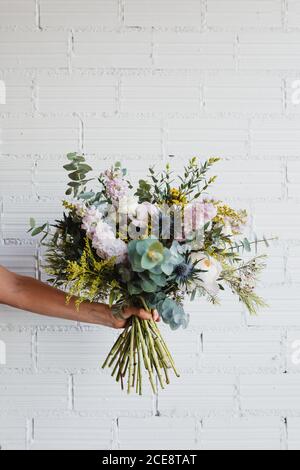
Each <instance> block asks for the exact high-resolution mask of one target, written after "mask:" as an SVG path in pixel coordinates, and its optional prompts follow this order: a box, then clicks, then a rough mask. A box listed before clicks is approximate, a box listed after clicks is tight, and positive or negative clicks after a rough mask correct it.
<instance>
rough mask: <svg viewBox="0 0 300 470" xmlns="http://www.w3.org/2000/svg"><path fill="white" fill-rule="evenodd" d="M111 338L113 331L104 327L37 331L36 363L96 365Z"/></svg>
mask: <svg viewBox="0 0 300 470" xmlns="http://www.w3.org/2000/svg"><path fill="white" fill-rule="evenodd" d="M115 340H116V333H115V332H114V331H113V330H109V329H107V328H99V331H90V332H82V331H77V332H68V333H65V332H63V333H52V332H39V333H38V342H37V351H38V367H39V368H42V369H44V368H52V369H53V368H54V369H56V368H62V369H72V370H78V369H99V368H100V367H101V366H102V364H103V362H104V360H105V358H106V356H107V354H108V353H109V351H110V349H111V347H112V345H113V344H114V342H115Z"/></svg>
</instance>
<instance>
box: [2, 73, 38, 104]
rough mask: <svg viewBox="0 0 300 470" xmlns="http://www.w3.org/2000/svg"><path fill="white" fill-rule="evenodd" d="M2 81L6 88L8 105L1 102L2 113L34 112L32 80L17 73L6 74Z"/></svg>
mask: <svg viewBox="0 0 300 470" xmlns="http://www.w3.org/2000/svg"><path fill="white" fill-rule="evenodd" d="M1 80H3V82H4V83H5V87H6V103H5V104H2V103H1V100H0V113H7V112H9V113H11V112H19V113H20V112H23V113H27V112H32V110H33V103H32V80H31V79H30V78H28V77H26V76H24V75H23V74H17V73H14V74H11V73H6V74H4V75H3V76H2V78H1Z"/></svg>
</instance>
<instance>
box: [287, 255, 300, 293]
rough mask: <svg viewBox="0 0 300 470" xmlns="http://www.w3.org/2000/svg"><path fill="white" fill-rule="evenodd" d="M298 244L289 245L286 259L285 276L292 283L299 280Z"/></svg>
mask: <svg viewBox="0 0 300 470" xmlns="http://www.w3.org/2000/svg"><path fill="white" fill-rule="evenodd" d="M299 263H300V246H291V247H290V248H289V252H288V259H287V276H288V280H289V281H290V282H292V283H296V284H298V283H299V282H300V265H299Z"/></svg>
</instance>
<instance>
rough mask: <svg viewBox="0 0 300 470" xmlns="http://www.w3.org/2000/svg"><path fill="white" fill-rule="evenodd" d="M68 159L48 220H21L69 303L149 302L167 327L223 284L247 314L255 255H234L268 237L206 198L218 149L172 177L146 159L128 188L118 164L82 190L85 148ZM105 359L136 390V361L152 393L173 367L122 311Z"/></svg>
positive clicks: (149, 333)
mask: <svg viewBox="0 0 300 470" xmlns="http://www.w3.org/2000/svg"><path fill="white" fill-rule="evenodd" d="M67 158H68V160H69V162H68V164H67V165H65V166H64V169H65V170H66V171H67V172H68V173H69V175H68V176H69V180H70V181H69V183H68V188H67V191H66V195H67V196H68V198H67V200H64V201H63V206H64V215H63V218H62V219H61V220H58V221H56V223H55V224H54V225H50V224H49V223H45V224H44V225H42V226H37V225H36V222H35V221H34V220H33V219H31V221H30V225H31V226H30V232H31V234H32V235H33V236H35V235H38V234H41V233H43V238H42V243H43V244H44V245H46V248H47V249H46V271H47V272H48V273H49V275H50V276H51V279H50V282H52V283H53V284H54V285H55V286H57V287H60V288H62V289H64V290H65V291H66V292H67V301H69V300H70V299H71V298H72V297H76V305H77V308H80V303H81V302H83V301H90V302H107V303H109V305H110V307H111V308H112V310H113V312H114V314H115V315H120V313H121V312H122V310H123V309H124V308H126V307H128V306H135V307H138V308H143V309H146V310H147V311H149V312H151V311H153V310H154V309H156V310H157V311H158V312H159V314H160V316H161V318H162V320H163V321H164V322H165V323H166V324H168V325H169V326H170V328H171V329H173V330H175V329H177V328H179V327H183V328H186V327H187V326H188V321H189V316H188V314H187V313H186V312H185V310H184V300H185V298H186V297H187V296H189V297H190V298H191V300H193V299H195V298H196V297H199V296H202V297H203V298H205V299H207V300H208V301H209V302H212V303H217V302H218V294H219V293H220V291H221V290H224V289H226V288H228V289H230V290H231V291H232V292H233V293H234V294H236V295H237V297H238V298H239V300H240V301H241V302H243V303H244V304H245V306H246V307H247V309H248V310H249V311H250V313H251V314H255V313H256V311H257V309H258V308H259V307H262V306H264V305H265V304H264V302H263V300H262V299H261V298H260V297H259V296H258V295H257V294H256V293H255V285H256V281H257V278H258V274H259V273H260V272H261V270H262V269H263V268H264V266H265V263H264V257H262V256H257V255H256V256H254V257H252V258H251V259H250V260H248V259H243V256H242V255H243V254H244V253H245V252H247V251H251V248H252V246H257V244H258V243H260V242H265V243H266V244H268V242H267V240H266V239H263V240H257V239H255V240H254V241H253V242H250V241H249V240H248V239H247V238H245V237H243V238H241V234H242V232H243V229H244V227H245V225H246V222H247V213H246V211H244V210H235V209H233V208H231V207H229V206H228V205H226V204H224V203H223V202H221V201H219V200H216V199H213V198H209V197H208V195H207V190H208V188H209V187H210V186H211V185H212V184H213V183H214V182H215V180H216V177H215V176H213V177H209V176H208V173H209V171H210V169H211V167H212V166H213V165H214V164H216V163H217V162H218V160H219V159H218V158H210V159H209V160H208V161H206V162H205V163H203V164H201V163H199V161H198V159H197V158H193V159H191V160H190V161H189V163H188V164H187V166H186V167H185V169H184V172H183V174H182V175H181V176H176V175H174V174H173V172H172V171H171V168H170V165H169V164H168V165H167V166H166V168H165V169H164V170H163V171H161V172H156V170H155V168H153V167H152V168H150V169H149V176H148V179H145V180H140V181H139V183H138V186H137V188H136V189H135V190H134V188H133V185H132V184H131V182H130V181H129V180H128V176H127V171H126V170H125V169H123V168H122V165H121V164H120V163H116V164H115V165H114V166H113V167H112V168H110V169H108V170H107V171H105V172H104V173H101V174H100V175H99V177H98V179H97V185H96V186H97V189H96V188H93V189H90V188H91V187H92V186H93V185H92V183H91V181H92V179H90V178H89V174H90V172H91V171H92V168H91V167H90V166H89V165H88V164H87V163H86V159H85V157H84V156H82V155H78V154H77V153H72V154H69V155H68V156H67ZM104 367H109V368H111V369H112V376H113V377H115V378H116V380H117V382H119V383H120V384H121V387H122V388H124V386H125V385H126V387H127V390H128V393H129V392H130V391H131V390H132V389H134V390H135V391H136V392H137V393H138V394H142V383H143V375H144V370H146V371H147V375H148V377H149V380H150V384H151V387H152V389H153V391H154V392H156V391H157V379H158V383H159V384H160V386H161V387H162V388H164V387H165V385H166V384H169V383H170V371H173V372H174V373H175V374H176V375H177V376H179V374H178V372H177V370H176V366H175V363H174V360H173V358H172V355H171V353H170V351H169V348H168V346H167V344H166V342H165V341H164V339H163V337H162V335H161V333H160V331H159V328H158V326H157V324H156V323H155V322H154V321H151V320H150V321H149V320H142V319H140V318H137V317H132V318H131V319H130V320H129V322H128V325H127V326H126V328H125V329H124V331H123V332H122V334H121V335H120V336H119V338H118V339H117V341H116V343H115V344H114V345H113V347H112V349H111V351H110V353H109V354H108V356H107V358H106V360H105V362H104V364H103V368H104Z"/></svg>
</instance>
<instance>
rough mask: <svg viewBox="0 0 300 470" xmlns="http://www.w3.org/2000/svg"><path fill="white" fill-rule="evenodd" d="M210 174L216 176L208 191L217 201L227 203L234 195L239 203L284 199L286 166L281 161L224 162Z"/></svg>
mask: <svg viewBox="0 0 300 470" xmlns="http://www.w3.org/2000/svg"><path fill="white" fill-rule="evenodd" d="M212 171H215V172H216V173H218V175H219V177H218V181H217V183H216V184H215V185H214V186H213V188H212V190H211V191H213V194H214V197H216V198H222V199H227V200H228V198H231V197H232V195H233V194H234V195H235V197H236V198H237V199H239V200H240V199H251V200H253V199H256V198H265V197H266V195H268V197H269V198H273V199H275V198H278V199H279V198H281V197H282V196H283V188H284V182H285V167H284V165H283V164H282V163H281V162H272V164H270V162H264V161H261V160H253V159H251V160H247V161H245V160H231V161H228V160H226V161H223V162H220V163H219V164H218V165H217V166H216V167H215V170H212Z"/></svg>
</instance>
